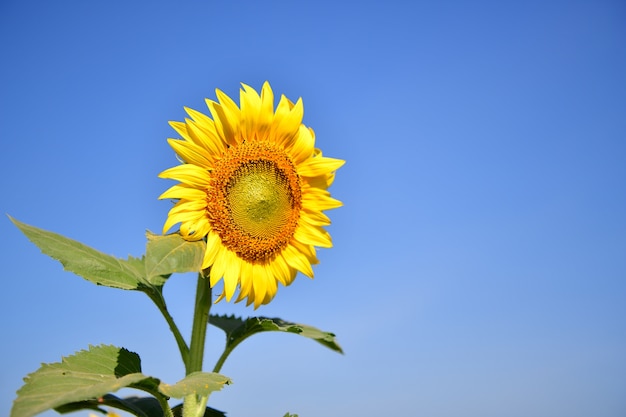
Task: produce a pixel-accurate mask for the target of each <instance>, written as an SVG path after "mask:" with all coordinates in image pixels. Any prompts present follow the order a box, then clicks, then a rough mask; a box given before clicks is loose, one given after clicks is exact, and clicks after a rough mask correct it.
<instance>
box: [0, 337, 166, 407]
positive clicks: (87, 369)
mask: <svg viewBox="0 0 626 417" xmlns="http://www.w3.org/2000/svg"><path fill="white" fill-rule="evenodd" d="M141 383H143V384H150V385H152V386H157V385H158V383H159V381H158V380H156V379H154V378H150V377H148V376H145V375H143V374H142V373H141V362H140V359H139V355H137V354H136V353H133V352H130V351H128V350H126V349H123V348H118V347H115V346H110V345H100V346H90V347H89V350H82V351H80V352H78V353H76V354H74V355H71V356H68V357H66V358H63V359H62V361H61V362H55V363H51V364H43V365H42V366H41V368H39V369H38V370H37V371H35V372H33V373H32V374H30V375H28V376H27V377H26V378H25V379H24V385H23V386H22V387H21V388H20V389H19V390H18V391H17V398H16V399H15V401H14V402H13V408H12V409H11V417H31V416H34V415H36V414H39V413H41V412H43V411H46V410H49V409H51V408H57V407H61V406H63V405H65V404H70V403H74V402H79V401H84V400H92V399H97V398H100V397H102V396H104V395H105V394H107V393H109V392H115V391H117V390H119V389H121V388H124V387H133V386H134V385H135V384H141Z"/></svg>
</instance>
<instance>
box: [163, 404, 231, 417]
mask: <svg viewBox="0 0 626 417" xmlns="http://www.w3.org/2000/svg"><path fill="white" fill-rule="evenodd" d="M172 413H173V414H174V417H183V405H182V404H178V405H177V406H175V407H172ZM203 417H226V413H225V412H223V411H220V410H216V409H215V408H211V407H207V408H205V409H204V416H203Z"/></svg>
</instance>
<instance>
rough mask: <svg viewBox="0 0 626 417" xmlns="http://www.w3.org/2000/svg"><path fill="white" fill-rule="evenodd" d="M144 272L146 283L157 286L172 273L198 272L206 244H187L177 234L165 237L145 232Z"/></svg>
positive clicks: (200, 242) (187, 242)
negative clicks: (146, 241) (146, 240)
mask: <svg viewBox="0 0 626 417" xmlns="http://www.w3.org/2000/svg"><path fill="white" fill-rule="evenodd" d="M146 237H147V238H148V243H147V245H146V258H145V271H146V275H147V279H148V282H150V283H151V284H153V285H156V286H159V285H163V284H164V283H165V280H166V279H167V277H169V276H170V275H171V274H173V273H174V272H198V271H200V269H201V268H202V259H203V257H204V251H205V249H206V243H204V241H202V240H199V241H196V242H189V241H186V240H185V239H183V237H182V236H181V235H180V234H179V233H174V234H169V235H165V236H161V235H155V234H154V233H151V232H147V233H146Z"/></svg>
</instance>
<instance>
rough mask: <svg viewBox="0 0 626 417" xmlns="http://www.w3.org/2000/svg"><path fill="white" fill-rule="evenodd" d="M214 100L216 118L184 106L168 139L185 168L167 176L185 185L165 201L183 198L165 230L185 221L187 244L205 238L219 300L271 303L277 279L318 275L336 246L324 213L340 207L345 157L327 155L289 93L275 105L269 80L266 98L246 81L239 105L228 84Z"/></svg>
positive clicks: (209, 270) (207, 264)
mask: <svg viewBox="0 0 626 417" xmlns="http://www.w3.org/2000/svg"><path fill="white" fill-rule="evenodd" d="M216 95H217V101H212V100H207V106H208V108H209V112H210V116H208V115H205V114H203V113H200V112H198V111H195V110H192V109H189V108H185V110H186V111H187V114H188V115H189V118H188V119H185V121H184V122H170V124H171V126H172V127H173V128H174V130H176V132H178V134H179V135H180V136H181V139H168V142H169V144H170V145H171V146H172V148H173V149H174V151H175V152H176V153H177V154H178V156H179V157H180V159H181V160H182V162H183V164H181V165H178V166H175V167H173V168H170V169H167V170H165V171H163V172H162V173H161V174H159V176H160V177H161V178H169V179H173V180H176V181H179V182H180V183H179V184H176V185H174V186H173V187H171V188H170V189H168V190H167V191H166V192H164V193H163V194H162V195H161V196H160V197H159V198H161V199H166V198H167V199H176V200H178V202H177V203H176V205H175V206H174V207H173V208H172V209H171V210H170V212H169V214H168V217H167V220H166V222H165V225H164V227H163V233H166V232H167V231H168V230H169V229H171V228H172V227H173V226H174V225H175V224H177V223H180V234H181V235H182V236H183V237H184V238H185V239H187V240H200V239H205V240H206V243H207V246H206V252H205V254H204V261H203V264H202V268H203V269H204V270H205V271H207V272H206V273H207V275H208V276H209V279H210V282H211V286H212V287H213V286H215V285H216V284H217V283H218V282H219V281H220V280H222V279H223V281H224V291H223V293H222V295H221V296H220V298H219V299H221V298H223V297H225V298H226V300H227V301H230V300H231V298H232V297H233V295H234V294H235V291H236V290H237V288H239V295H238V297H237V299H236V301H241V300H243V299H247V304H248V305H250V304H252V303H254V307H255V308H257V307H259V306H260V305H261V304H267V303H269V302H270V301H271V300H272V299H273V298H274V296H275V295H276V292H277V290H278V283H281V284H282V285H285V286H287V285H289V284H291V283H292V282H293V280H294V279H295V277H296V274H297V273H298V271H300V272H302V273H303V274H305V275H307V276H309V277H311V278H313V269H312V267H311V266H312V265H314V264H316V263H318V260H317V257H316V254H315V248H316V247H331V246H332V241H331V238H330V235H329V234H328V232H326V230H325V229H324V226H327V225H329V224H330V220H329V219H328V217H327V216H326V215H325V214H324V213H323V211H324V210H328V209H332V208H336V207H339V206H341V202H339V201H338V200H335V199H334V198H332V197H331V196H330V193H329V192H328V191H327V189H328V187H329V186H330V185H331V184H332V182H333V180H334V173H335V171H336V170H337V169H338V168H339V167H341V166H342V165H343V164H344V161H343V160H340V159H333V158H327V157H325V156H322V153H321V151H320V150H319V149H316V148H315V134H314V132H313V130H312V129H311V128H308V127H306V126H305V125H304V124H302V117H303V106H302V100H301V99H299V100H298V101H297V102H296V103H293V102H292V101H290V100H289V99H287V98H286V97H285V96H284V95H283V96H281V98H280V100H279V102H278V105H277V106H276V108H274V94H273V92H272V89H271V87H270V85H269V84H268V83H267V82H266V83H265V84H263V88H262V89H261V94H260V95H259V94H258V93H257V92H256V91H255V90H254V89H253V88H251V87H249V86H247V85H245V84H242V89H241V90H240V95H239V105H237V104H236V103H235V102H234V101H233V100H232V99H231V98H230V97H228V96H227V95H226V94H224V93H223V92H222V91H220V90H216Z"/></svg>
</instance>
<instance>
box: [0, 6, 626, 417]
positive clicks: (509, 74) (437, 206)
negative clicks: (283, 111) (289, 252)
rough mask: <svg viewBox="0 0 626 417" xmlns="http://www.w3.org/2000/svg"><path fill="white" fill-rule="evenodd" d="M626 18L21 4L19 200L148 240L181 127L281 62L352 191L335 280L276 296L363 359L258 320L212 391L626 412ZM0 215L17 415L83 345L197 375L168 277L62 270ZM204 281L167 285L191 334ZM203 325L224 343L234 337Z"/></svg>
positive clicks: (275, 79)
mask: <svg viewBox="0 0 626 417" xmlns="http://www.w3.org/2000/svg"><path fill="white" fill-rule="evenodd" d="M625 22H626V6H625V5H624V2H622V1H602V0H600V1H598V0H596V1H523V2H522V1H520V2H508V1H493V2H482V1H478V2H473V1H472V2H469V1H467V2H454V1H444V2H409V1H406V2H367V1H365V2H356V1H355V2H332V1H328V2H322V1H315V2H292V1H281V2H278V1H277V2H269V1H268V2H256V1H238V2H226V1H219V2H217V1H177V2H174V1H169V2H165V1H133V2H122V1H112V2H111V1H107V2H104V1H89V2H85V1H58V2H43V1H40V2H18V1H3V2H2V4H1V5H0V41H1V42H0V56H2V64H1V65H0V89H1V90H0V129H1V130H0V132H1V134H0V135H1V139H2V152H0V170H1V174H0V185H1V188H2V195H3V197H2V199H1V205H0V211H1V212H2V213H8V214H11V215H12V216H14V217H16V218H18V219H19V220H22V221H24V222H26V223H29V224H33V225H36V226H39V227H42V228H45V229H48V230H53V231H56V232H59V233H62V234H65V235H67V236H69V237H72V238H74V239H77V240H80V241H82V242H84V243H86V244H89V245H91V246H93V247H95V248H97V249H100V250H102V251H104V252H106V253H110V254H114V255H117V256H121V257H125V256H126V255H128V254H132V255H140V254H141V253H143V250H144V242H145V240H144V231H145V229H150V230H153V231H159V230H160V228H161V226H162V224H163V221H164V220H165V217H166V214H167V210H168V208H169V207H170V204H169V203H168V202H164V201H158V200H157V197H158V195H159V194H160V193H161V192H163V191H164V190H165V189H167V188H168V187H169V186H170V185H171V183H170V182H168V181H165V180H160V179H158V178H157V174H158V173H159V172H160V171H162V170H163V169H165V168H168V167H170V166H173V165H175V164H176V160H175V157H174V154H173V152H172V150H171V149H170V148H169V146H168V145H167V143H166V139H167V138H168V137H174V136H175V132H174V131H173V130H172V129H171V128H170V127H169V126H168V123H167V122H168V121H169V120H182V119H183V118H184V116H185V114H184V111H183V106H189V107H192V108H195V109H199V110H204V109H205V106H204V98H205V97H208V98H214V97H215V96H214V89H215V88H220V89H222V90H224V91H225V92H227V93H228V94H230V95H235V94H236V93H237V90H238V88H239V83H240V82H245V83H247V84H250V85H252V86H253V87H255V88H257V89H259V88H260V87H261V85H262V83H263V81H265V80H269V81H270V83H271V84H272V86H273V88H274V90H275V92H276V93H277V94H280V93H284V94H286V95H287V96H288V97H290V98H292V99H297V98H298V97H302V98H303V100H304V106H305V118H304V122H305V123H306V124H307V125H310V126H312V127H313V128H314V129H315V131H316V134H317V145H318V146H319V147H321V148H322V149H323V151H324V154H325V155H328V156H331V157H336V158H341V159H345V160H347V163H346V165H345V166H344V167H343V168H341V170H340V171H339V173H338V176H337V180H336V182H335V185H333V187H332V189H331V190H332V192H333V194H334V196H336V197H337V198H339V199H340V200H342V201H344V204H345V205H344V207H343V208H341V209H338V210H335V211H332V212H330V216H331V218H332V220H333V225H332V226H331V227H330V231H331V233H332V236H333V238H334V243H335V247H334V248H333V249H330V250H321V251H320V258H321V264H320V265H319V266H317V267H316V269H315V273H316V278H315V280H313V281H311V280H309V279H307V278H306V277H303V276H300V277H299V278H298V279H297V280H296V282H295V283H294V284H293V285H292V286H291V287H288V288H281V289H280V290H279V293H278V295H277V297H276V299H275V300H274V301H273V302H272V303H271V304H270V305H269V306H264V307H261V308H260V309H259V310H258V311H257V312H256V313H257V314H261V315H266V316H278V317H282V318H284V319H287V320H292V321H296V322H302V323H307V324H311V325H314V326H317V327H320V328H322V329H324V330H329V331H333V332H335V333H336V334H337V336H338V340H339V342H340V343H341V345H342V346H343V348H344V350H345V352H346V354H345V355H344V356H341V355H337V354H335V353H334V352H331V351H330V350H326V349H324V348H323V347H320V346H319V345H317V344H316V343H314V342H311V341H309V340H306V339H303V338H299V337H296V336H293V335H284V334H265V335H260V336H256V337H254V338H252V339H250V340H249V341H248V342H246V343H244V344H243V345H242V346H241V347H239V348H238V350H236V351H235V353H234V354H233V355H232V357H231V358H230V360H229V362H227V363H226V366H225V367H224V368H223V370H222V372H223V373H224V374H226V375H228V376H230V377H231V378H232V379H233V380H234V382H235V383H234V384H233V385H231V386H229V387H227V388H226V389H225V390H223V391H222V392H220V393H216V394H214V395H213V397H212V399H211V403H212V405H213V406H214V407H216V408H218V409H222V410H226V411H227V412H228V415H229V416H230V417H244V416H258V417H280V416H282V415H283V414H284V413H285V412H286V411H291V412H297V413H299V414H300V416H301V417H307V416H308V417H313V416H325V417H333V416H351V415H355V416H357V415H358V416H364V417H374V416H380V415H389V416H391V415H398V416H399V415H403V416H429V417H457V416H464V417H474V416H475V417H490V416H493V417H500V416H509V417H516V416H519V417H522V416H535V417H541V416H546V417H548V416H549V417H552V416H569V417H577V416H580V417H583V416H590V415H593V416H596V417H615V416H623V415H626V396H625V395H624V393H625V392H626V354H625V352H626V23H625ZM0 236H1V237H2V244H1V245H2V251H0V257H1V258H0V262H1V264H2V266H3V269H4V272H3V277H2V285H3V289H2V291H0V313H1V314H2V323H1V324H0V326H1V327H0V329H1V334H2V343H0V358H1V359H0V360H1V364H2V372H0V414H1V415H8V411H9V409H10V404H11V402H12V400H13V399H14V395H15V394H14V392H15V391H16V390H17V389H18V388H19V386H20V385H21V383H22V381H21V378H22V377H23V376H24V375H25V374H27V373H29V372H32V371H34V370H35V369H37V368H38V367H39V364H40V363H41V362H54V361H58V360H59V359H60V357H61V356H62V355H67V354H71V353H73V352H75V351H77V350H80V349H83V348H86V347H87V346H88V344H98V343H112V344H115V345H119V346H124V347H126V348H128V349H130V350H133V351H135V352H138V353H139V354H140V355H141V357H142V359H143V369H144V372H145V373H147V374H150V375H155V376H159V377H161V378H163V379H164V380H165V381H167V382H174V381H176V380H178V379H180V378H181V377H182V376H183V367H182V363H181V362H180V360H179V358H178V356H177V349H176V345H175V343H174V340H173V338H171V337H170V335H169V332H168V330H167V326H166V324H165V323H164V321H163V320H162V319H161V317H160V315H159V314H158V312H157V311H156V308H154V307H153V306H152V305H151V303H150V302H149V300H148V299H147V297H145V296H143V294H140V293H133V292H123V291H120V290H113V289H108V288H99V287H96V286H95V285H92V284H90V283H88V282H86V281H84V280H82V279H80V278H78V277H76V276H74V275H72V274H70V273H67V272H63V271H62V268H61V266H60V265H59V264H58V263H56V262H55V261H53V260H50V259H48V258H46V257H45V256H44V255H41V254H40V253H39V251H38V249H36V248H35V247H34V246H33V245H32V244H31V243H30V242H28V241H27V240H26V238H25V237H23V236H22V235H21V234H20V233H19V231H18V230H17V229H16V228H15V227H14V226H13V225H12V224H11V223H10V222H9V220H8V219H7V218H4V219H0ZM194 288H195V278H194V277H193V276H187V275H181V276H178V277H174V278H173V279H172V280H170V282H169V283H168V285H167V286H166V297H168V299H169V302H170V307H171V310H172V312H173V314H174V316H175V317H176V319H177V320H178V321H179V322H180V324H181V327H183V331H184V332H185V334H187V332H188V330H189V322H190V316H191V310H192V301H193V294H192V293H193V290H194ZM213 311H214V312H218V313H235V314H240V315H252V314H254V312H253V310H252V309H246V308H245V307H244V306H243V305H233V304H225V303H222V304H219V305H218V306H216V307H215V308H214V310H213ZM209 337H210V339H209V341H208V344H209V345H210V346H209V347H208V349H207V353H206V355H207V362H208V363H211V362H212V361H211V358H216V357H217V356H216V355H217V353H218V349H219V347H221V344H222V343H223V339H222V335H221V334H220V333H218V332H211V333H209ZM53 415H56V413H53V412H50V413H45V414H44V416H46V417H48V416H53ZM81 415H86V413H84V414H81Z"/></svg>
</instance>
